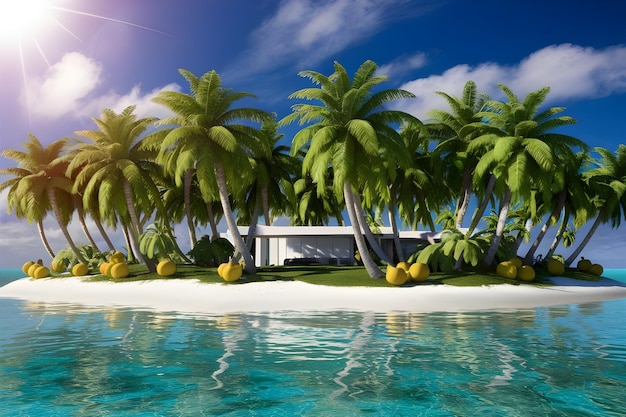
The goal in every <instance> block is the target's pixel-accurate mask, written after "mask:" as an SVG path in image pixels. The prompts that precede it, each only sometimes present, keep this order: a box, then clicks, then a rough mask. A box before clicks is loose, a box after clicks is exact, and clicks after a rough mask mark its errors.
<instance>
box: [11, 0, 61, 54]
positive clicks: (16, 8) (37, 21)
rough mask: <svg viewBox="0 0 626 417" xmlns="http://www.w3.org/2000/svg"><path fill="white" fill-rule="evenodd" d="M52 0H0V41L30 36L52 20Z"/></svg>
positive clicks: (15, 40)
mask: <svg viewBox="0 0 626 417" xmlns="http://www.w3.org/2000/svg"><path fill="white" fill-rule="evenodd" d="M53 6H54V5H53V0H0V42H2V43H9V42H20V41H22V40H24V39H26V38H32V37H34V36H35V35H37V34H38V33H41V31H42V30H43V29H44V28H45V27H46V26H49V25H50V23H52V22H53V21H54V18H53V16H52V11H53Z"/></svg>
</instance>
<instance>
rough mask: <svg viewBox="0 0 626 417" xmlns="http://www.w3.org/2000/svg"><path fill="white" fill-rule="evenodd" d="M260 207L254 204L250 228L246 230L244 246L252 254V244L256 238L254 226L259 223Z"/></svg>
mask: <svg viewBox="0 0 626 417" xmlns="http://www.w3.org/2000/svg"><path fill="white" fill-rule="evenodd" d="M260 211H261V209H260V207H259V204H258V203H255V204H254V210H253V211H252V219H250V227H249V228H248V237H247V238H246V246H248V250H249V251H250V253H252V243H253V242H254V239H255V237H256V226H257V224H258V223H259V214H260Z"/></svg>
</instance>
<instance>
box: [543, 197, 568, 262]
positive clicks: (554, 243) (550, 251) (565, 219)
mask: <svg viewBox="0 0 626 417" xmlns="http://www.w3.org/2000/svg"><path fill="white" fill-rule="evenodd" d="M568 221H569V210H568V209H567V208H565V211H564V213H563V219H562V220H561V224H560V225H559V229H558V230H557V232H556V236H554V240H553V241H552V244H551V245H550V249H548V252H547V253H546V259H550V257H552V255H554V252H555V251H556V248H557V247H558V246H559V243H560V242H561V239H562V238H563V233H565V229H566V228H567V222H568Z"/></svg>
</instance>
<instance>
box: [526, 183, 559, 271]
mask: <svg viewBox="0 0 626 417" xmlns="http://www.w3.org/2000/svg"><path fill="white" fill-rule="evenodd" d="M565 197H566V190H565V188H564V189H563V190H561V192H560V193H559V201H558V203H557V205H556V207H554V210H552V213H551V214H550V217H548V218H547V219H546V221H545V223H544V224H543V226H542V227H541V230H540V231H539V234H538V235H537V238H536V239H535V241H534V242H533V244H532V245H531V247H530V248H529V249H528V252H526V256H524V263H525V264H527V265H530V264H531V263H532V261H533V258H534V256H535V252H536V251H537V248H538V247H539V245H540V244H541V241H542V240H543V238H544V237H545V235H546V233H547V232H548V229H549V228H550V224H552V223H553V222H556V220H557V219H558V216H559V215H560V213H561V211H563V207H564V206H565Z"/></svg>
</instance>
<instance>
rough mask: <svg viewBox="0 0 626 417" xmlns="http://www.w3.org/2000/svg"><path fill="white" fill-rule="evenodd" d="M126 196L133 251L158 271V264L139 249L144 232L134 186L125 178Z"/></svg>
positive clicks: (129, 236)
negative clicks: (136, 205) (138, 214)
mask: <svg viewBox="0 0 626 417" xmlns="http://www.w3.org/2000/svg"><path fill="white" fill-rule="evenodd" d="M124 196H125V197H126V207H127V208H128V214H129V215H130V223H131V224H130V225H129V226H130V227H128V238H129V241H130V247H131V248H132V250H133V253H134V254H135V256H136V257H137V260H138V261H139V262H140V263H142V264H145V265H146V266H147V267H148V270H149V271H150V272H156V265H155V264H154V262H153V261H149V260H148V259H147V258H146V257H144V256H143V253H141V250H140V249H139V235H140V234H141V233H142V230H141V223H140V222H139V218H138V217H137V211H136V210H135V199H134V197H133V188H132V187H131V185H130V182H128V181H127V180H124Z"/></svg>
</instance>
